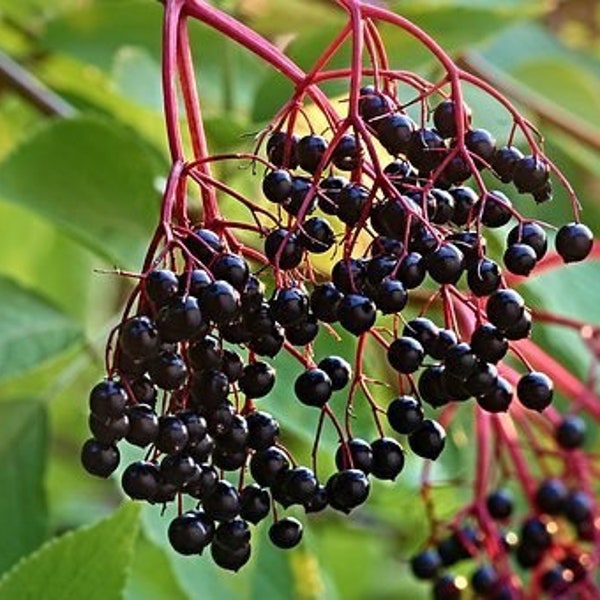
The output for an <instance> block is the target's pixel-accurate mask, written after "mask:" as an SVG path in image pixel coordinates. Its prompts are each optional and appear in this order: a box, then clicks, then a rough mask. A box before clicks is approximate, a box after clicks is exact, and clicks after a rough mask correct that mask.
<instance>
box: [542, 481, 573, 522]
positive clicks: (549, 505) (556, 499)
mask: <svg viewBox="0 0 600 600" xmlns="http://www.w3.org/2000/svg"><path fill="white" fill-rule="evenodd" d="M568 494H569V491H568V489H567V486H566V485H565V484H564V483H563V482H562V481H561V480H560V479H546V480H544V481H542V483H540V485H539V487H538V489H537V490H536V493H535V503H536V506H537V507H538V508H539V509H540V510H541V511H542V512H544V513H546V514H548V515H559V514H561V513H562V512H563V510H564V507H565V502H566V500H567V496H568Z"/></svg>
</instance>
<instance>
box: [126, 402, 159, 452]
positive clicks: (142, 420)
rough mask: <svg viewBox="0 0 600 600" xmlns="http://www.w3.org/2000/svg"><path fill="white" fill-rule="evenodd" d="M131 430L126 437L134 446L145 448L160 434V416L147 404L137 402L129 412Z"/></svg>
mask: <svg viewBox="0 0 600 600" xmlns="http://www.w3.org/2000/svg"><path fill="white" fill-rule="evenodd" d="M127 415H128V417H129V430H128V432H127V436H126V439H127V441H128V442H129V443H130V444H133V445H134V446H140V447H141V448H144V447H145V446H147V445H148V444H153V443H154V441H155V440H156V438H157V436H158V416H157V415H156V413H155V412H154V409H153V408H152V407H151V406H148V405H147V404H135V405H134V406H131V407H130V408H129V410H128V413H127Z"/></svg>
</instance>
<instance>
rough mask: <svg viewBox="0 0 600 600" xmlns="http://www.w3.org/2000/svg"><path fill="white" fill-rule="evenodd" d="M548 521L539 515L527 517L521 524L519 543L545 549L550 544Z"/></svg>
mask: <svg viewBox="0 0 600 600" xmlns="http://www.w3.org/2000/svg"><path fill="white" fill-rule="evenodd" d="M548 525H549V523H548V522H546V521H545V520H542V519H540V518H539V517H529V518H528V519H526V520H525V521H524V522H523V524H522V525H521V543H522V544H523V545H524V546H531V547H534V548H539V549H542V550H545V549H546V548H549V547H550V545H551V544H552V534H551V530H550V528H549V526H548Z"/></svg>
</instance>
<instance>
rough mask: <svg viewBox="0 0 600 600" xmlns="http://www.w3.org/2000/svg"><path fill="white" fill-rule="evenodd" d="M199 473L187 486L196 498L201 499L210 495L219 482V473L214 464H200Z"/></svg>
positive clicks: (188, 490) (187, 490)
mask: <svg viewBox="0 0 600 600" xmlns="http://www.w3.org/2000/svg"><path fill="white" fill-rule="evenodd" d="M198 471H199V472H198V475H197V476H196V477H195V478H194V480H193V481H192V482H191V483H190V485H188V486H187V488H186V492H187V493H188V494H190V496H192V497H194V498H198V499H199V500H201V499H202V498H204V497H205V496H208V494H210V493H211V492H212V491H213V490H214V489H215V487H216V485H217V483H218V482H219V473H218V471H217V469H216V468H215V467H214V466H213V465H207V464H200V465H198Z"/></svg>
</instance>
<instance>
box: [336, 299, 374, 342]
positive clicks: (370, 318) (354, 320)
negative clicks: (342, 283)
mask: <svg viewBox="0 0 600 600" xmlns="http://www.w3.org/2000/svg"><path fill="white" fill-rule="evenodd" d="M376 316H377V312H376V309H375V304H374V303H373V302H372V301H371V300H369V298H367V297H366V296H362V295H360V294H347V295H346V296H344V298H343V299H342V301H341V302H340V304H339V307H338V318H339V321H340V323H341V325H342V327H343V328H344V329H346V330H347V331H349V332H350V333H353V334H354V335H360V334H361V333H365V331H368V330H369V329H371V327H372V326H373V325H374V324H375V318H376Z"/></svg>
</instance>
